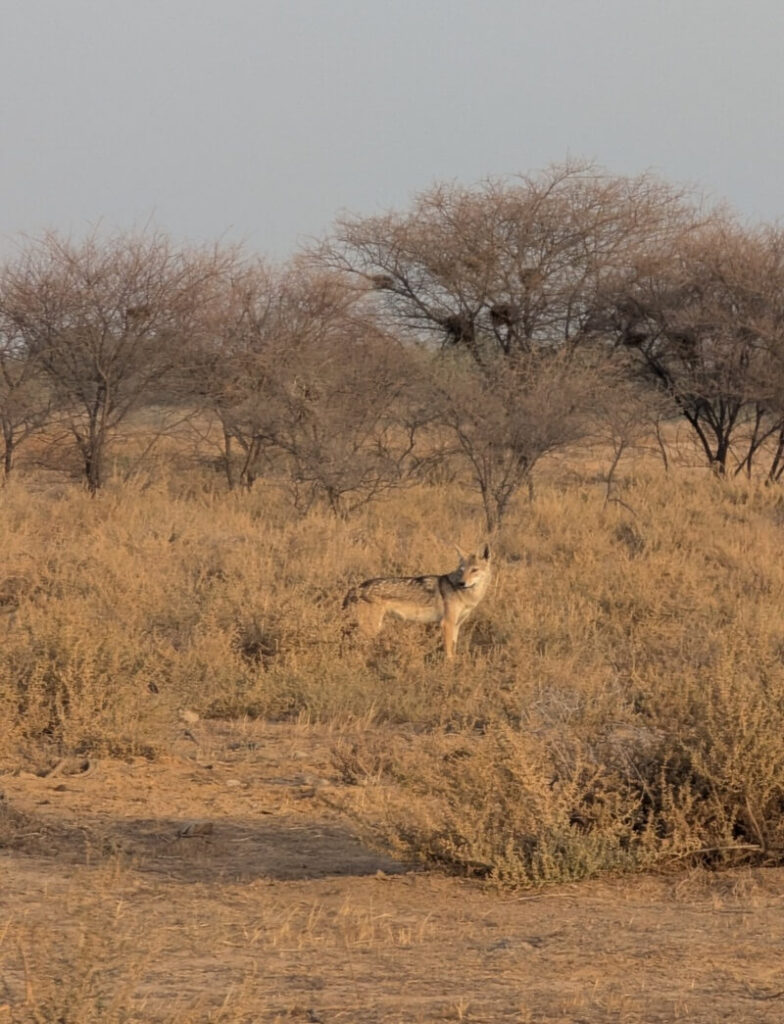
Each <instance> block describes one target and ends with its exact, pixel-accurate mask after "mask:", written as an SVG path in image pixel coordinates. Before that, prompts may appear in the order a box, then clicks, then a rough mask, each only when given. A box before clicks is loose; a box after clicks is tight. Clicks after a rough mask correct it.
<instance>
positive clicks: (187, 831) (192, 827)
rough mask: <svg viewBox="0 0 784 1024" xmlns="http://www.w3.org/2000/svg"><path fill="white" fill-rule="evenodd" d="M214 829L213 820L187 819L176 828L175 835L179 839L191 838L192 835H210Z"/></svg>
mask: <svg viewBox="0 0 784 1024" xmlns="http://www.w3.org/2000/svg"><path fill="white" fill-rule="evenodd" d="M214 831H215V822H213V821H189V822H187V824H185V825H183V826H182V827H181V828H179V829H177V835H178V836H179V838H180V839H191V838H193V837H194V836H211V835H212V833H213V832H214Z"/></svg>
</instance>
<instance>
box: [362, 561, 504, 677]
mask: <svg viewBox="0 0 784 1024" xmlns="http://www.w3.org/2000/svg"><path fill="white" fill-rule="evenodd" d="M490 575H491V574H490V549H489V547H488V546H487V545H485V546H484V548H483V550H482V551H481V552H480V553H479V554H473V555H468V556H466V555H463V554H462V553H460V565H458V567H457V568H456V569H455V570H453V571H452V572H450V573H445V574H444V575H443V576H382V577H379V578H378V579H372V580H365V582H364V583H360V585H359V586H358V587H354V588H353V589H352V590H349V592H348V593H347V594H346V596H345V599H344V600H343V607H344V608H346V609H347V608H350V609H351V610H352V612H353V614H354V615H355V617H356V621H357V625H358V626H359V628H360V630H361V631H362V632H363V633H364V634H365V635H366V636H376V634H377V633H378V632H379V631H380V630H381V627H382V625H383V624H384V617H385V615H386V614H387V612H389V613H391V614H392V615H394V616H396V617H397V618H399V619H405V620H407V621H408V622H438V623H440V625H441V629H442V631H443V634H444V649H445V651H446V656H447V658H450V659H451V658H453V657H454V655H455V651H456V648H457V637H458V634H459V632H460V626H461V625H462V623H463V622H464V621H465V620H466V618H467V617H468V616H469V615H470V613H471V612H472V611H473V610H474V608H476V606H477V605H478V604H479V602H480V601H481V600H482V598H483V597H484V596H485V594H486V592H487V588H488V585H489V583H490Z"/></svg>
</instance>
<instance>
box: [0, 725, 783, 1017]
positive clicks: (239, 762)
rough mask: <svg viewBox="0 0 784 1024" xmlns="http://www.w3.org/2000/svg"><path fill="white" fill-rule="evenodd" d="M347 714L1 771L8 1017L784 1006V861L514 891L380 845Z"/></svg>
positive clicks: (530, 1013) (479, 1013)
mask: <svg viewBox="0 0 784 1024" xmlns="http://www.w3.org/2000/svg"><path fill="white" fill-rule="evenodd" d="M330 742H331V738H330V735H329V733H328V731H326V730H324V731H320V730H318V729H314V728H311V727H297V726H292V725H280V726H271V725H269V724H249V723H205V722H197V723H195V724H192V725H189V726H187V727H186V726H182V728H179V729H178V733H177V736H176V738H173V742H172V747H171V751H170V753H169V755H168V756H167V757H166V758H164V759H161V760H158V761H155V762H148V761H145V760H142V759H138V760H136V761H133V762H132V763H124V762H119V761H102V762H100V763H98V764H95V765H91V766H90V769H89V770H87V771H84V770H83V769H84V767H85V766H84V765H80V764H78V763H76V762H74V763H70V764H65V765H61V766H60V767H59V769H58V771H56V772H55V773H54V774H50V775H48V776H46V777H41V776H38V775H34V774H32V773H29V774H16V775H10V774H9V775H5V776H3V777H0V792H2V793H3V794H4V798H5V807H6V808H9V809H10V811H7V812H6V814H5V825H4V826H3V830H2V831H0V841H4V842H5V845H4V848H2V849H0V1024H4V1022H5V1021H14V1022H15V1021H20V1022H21V1021H28V1020H30V1021H63V1022H67V1024H77V1022H81V1021H109V1022H112V1021H123V1022H130V1021H223V1022H227V1024H228V1022H233V1021H276V1020H279V1021H310V1022H321V1021H323V1022H325V1024H327V1022H333V1021H334V1022H338V1021H356V1022H363V1024H373V1022H382V1021H383V1022H403V1021H421V1022H427V1021H541V1022H570V1024H571V1022H575V1024H576V1022H605V1021H608V1022H609V1021H613V1022H615V1021H618V1022H622V1021H623V1022H646V1024H649V1022H651V1024H652V1022H670V1021H695V1022H697V1021H699V1022H705V1024H716V1022H718V1021H732V1022H744V1021H749V1022H752V1021H753V1022H771V1024H772V1022H776V1024H779V1022H781V1021H782V1020H784V870H778V869H775V870H774V869H771V870H756V871H751V870H746V871H734V872H731V873H726V874H720V875H709V874H707V873H704V872H701V871H691V872H688V873H682V874H677V875H676V874H673V875H668V876H663V877H662V876H660V877H644V878H630V879H629V878H627V879H618V880H611V881H602V882H589V883H584V884H581V885H575V886H564V887H560V888H556V889H549V890H547V891H545V892H543V893H534V894H520V895H516V896H515V895H509V894H499V893H497V892H494V891H492V890H488V889H487V888H486V887H484V886H482V885H481V884H480V883H476V882H470V881H464V880H459V879H452V878H446V877H440V876H438V875H433V874H430V873H424V872H422V871H419V870H415V869H411V868H410V867H407V866H406V865H403V864H400V863H397V862H395V861H394V860H392V859H390V858H389V857H386V856H384V855H383V854H380V853H378V852H377V851H373V850H371V849H368V848H367V847H366V846H363V844H362V843H361V842H360V841H359V839H357V837H356V835H355V833H354V831H353V830H352V828H351V826H350V824H349V823H348V822H347V821H346V820H345V819H344V818H343V817H342V816H341V813H340V811H339V810H338V809H337V805H339V804H340V799H339V798H340V796H341V791H342V789H343V787H342V786H341V783H340V781H339V779H338V776H337V773H336V772H335V770H334V769H333V767H332V766H331V762H330Z"/></svg>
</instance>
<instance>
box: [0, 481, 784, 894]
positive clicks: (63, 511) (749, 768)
mask: <svg viewBox="0 0 784 1024" xmlns="http://www.w3.org/2000/svg"><path fill="white" fill-rule="evenodd" d="M558 473H559V471H558V466H557V464H551V465H550V467H549V468H548V466H547V465H546V464H545V465H543V467H542V470H541V475H540V479H539V482H538V489H537V499H536V501H535V502H534V503H533V504H531V503H528V502H523V501H520V502H518V503H513V505H512V507H511V508H510V511H509V516H508V519H507V520H506V522H505V526H504V528H503V530H502V531H500V532H499V534H498V535H497V536H496V537H495V538H494V541H493V544H494V548H495V557H496V566H497V576H496V580H495V583H494V585H493V588H492V591H491V593H490V594H489V595H488V597H487V599H486V601H485V602H484V603H483V604H482V605H481V606H480V608H479V609H478V610H477V612H476V614H475V615H474V616H473V617H472V618H471V619H469V620H468V622H467V623H466V625H465V627H464V629H463V632H462V634H461V638H460V652H459V653H460V656H459V658H458V660H457V662H456V664H455V665H454V666H449V665H447V664H445V663H444V659H443V654H442V651H441V646H440V640H439V636H438V629H437V628H436V627H433V628H428V627H422V626H419V625H416V624H409V623H398V624H396V625H394V624H390V625H389V626H388V627H387V629H385V631H384V632H383V633H382V635H381V636H380V637H379V638H378V639H376V640H375V641H372V642H361V641H358V640H355V639H353V638H351V637H348V636H345V635H344V634H343V628H342V627H343V620H342V618H341V613H340V604H341V600H342V597H343V594H344V593H345V590H346V589H347V587H348V586H349V585H351V584H354V583H356V582H357V581H358V580H360V579H363V578H367V577H369V576H373V575H379V574H413V573H417V572H427V571H435V572H438V571H446V570H449V569H451V568H453V565H454V553H453V552H452V551H451V550H450V547H449V542H451V541H454V542H456V543H458V544H460V545H461V546H463V547H470V546H472V544H474V543H475V542H476V540H477V539H478V538H479V536H480V535H481V513H480V512H479V509H478V508H477V507H476V504H470V503H469V502H470V498H469V497H468V495H467V492H466V491H465V490H463V489H462V487H461V486H460V483H459V482H455V483H454V484H449V485H448V486H443V485H442V486H432V485H430V486H428V485H422V486H419V487H416V488H412V489H411V490H410V491H409V492H407V493H406V494H405V495H397V496H393V497H391V498H390V499H389V500H387V501H385V502H383V503H378V504H376V505H373V506H370V507H367V508H365V509H363V510H362V511H361V512H360V513H358V514H357V515H356V516H355V517H354V518H353V519H350V520H348V521H343V520H338V519H335V517H333V516H332V515H330V514H329V512H328V511H327V510H326V509H318V508H317V509H313V510H312V511H311V512H310V513H308V514H307V515H306V516H304V517H301V518H297V519H294V518H292V517H291V516H290V514H289V509H288V507H287V506H286V504H285V502H284V501H283V500H282V498H281V497H280V493H279V492H277V491H275V490H274V489H272V488H266V487H260V488H258V489H256V490H254V491H253V492H251V493H246V494H241V495H238V494H228V495H216V494H215V493H214V491H213V490H212V489H211V487H210V486H208V485H207V484H206V483H205V481H203V480H201V478H199V477H198V476H197V475H194V476H191V477H186V476H183V477H182V478H181V479H179V480H178V481H170V482H169V483H168V485H167V486H165V487H164V486H163V485H161V486H158V485H150V486H147V487H146V488H143V487H137V486H132V485H125V486H123V487H118V486H110V487H108V488H107V489H106V490H105V491H103V492H102V493H101V494H100V495H99V496H98V498H97V499H89V498H88V497H87V496H86V495H84V494H83V493H82V492H80V491H79V490H77V489H73V490H69V489H65V490H63V491H61V492H60V494H59V496H58V497H54V496H52V497H48V496H47V495H46V494H45V493H39V492H36V491H35V490H34V489H33V488H32V487H31V488H25V487H24V486H23V484H22V483H21V481H20V482H18V483H17V484H12V485H10V486H9V487H7V488H5V489H4V490H3V491H2V492H1V493H0V504H1V505H2V509H0V533H2V537H0V542H1V543H2V545H3V551H4V553H5V558H4V564H3V570H2V571H3V579H0V593H3V594H6V595H7V597H6V599H5V600H4V603H3V605H2V608H0V616H2V618H0V718H1V719H2V721H3V722H4V723H5V729H4V730H3V732H2V735H1V736H0V758H1V759H2V761H3V762H5V763H6V764H11V765H14V764H18V763H19V762H20V760H23V759H24V758H25V757H28V758H33V759H37V760H38V761H39V762H41V761H44V762H45V761H46V758H51V757H53V756H63V755H64V754H67V753H69V752H80V753H85V754H89V753H90V752H93V751H99V752H102V753H104V754H106V753H108V754H123V753H125V752H129V751H131V752H137V753H138V752H140V751H141V752H147V753H150V754H152V753H154V752H155V750H156V749H160V748H162V747H164V746H165V744H166V743H167V741H168V737H169V736H170V735H171V729H172V728H173V727H174V724H175V723H176V722H177V711H178V709H179V708H182V707H188V708H193V709H195V710H196V711H198V712H199V713H200V714H202V715H213V716H241V715H244V714H249V715H256V716H265V717H268V718H271V719H274V718H283V717H294V716H305V717H307V718H310V719H311V720H320V721H324V722H329V723H332V724H333V725H334V726H335V729H336V734H337V735H338V736H339V735H341V733H342V734H343V737H344V738H343V739H341V740H339V741H338V742H337V744H336V753H335V766H336V768H337V770H338V772H339V774H340V775H341V776H342V778H343V780H344V781H345V782H349V783H351V782H359V783H365V785H364V786H363V788H362V789H361V791H358V792H361V799H358V800H357V802H356V804H355V806H354V813H355V814H356V816H357V817H358V819H359V820H360V821H361V822H362V823H363V824H364V825H365V826H366V827H367V828H368V829H370V830H372V831H375V832H376V833H379V831H380V833H381V834H382V835H383V837H384V841H385V842H388V843H391V844H394V845H396V846H397V847H398V848H402V849H403V850H404V851H405V852H406V853H407V854H409V855H413V856H416V857H419V858H421V859H423V860H424V861H425V862H428V863H438V864H441V865H447V866H449V867H450V868H451V869H454V870H459V871H469V872H473V873H475V874H476V873H478V874H481V875H487V876H489V877H491V878H493V879H496V880H498V881H500V882H503V883H505V884H513V885H531V884H540V883H542V882H546V881H551V880H557V879H565V878H579V877H582V876H585V875H591V874H595V873H598V872H602V871H618V870H631V869H637V868H640V867H644V866H651V865H655V864H661V863H665V862H672V861H677V862H681V863H682V862H692V861H693V860H695V859H699V860H701V861H704V862H709V863H712V864H721V863H728V862H734V861H738V860H741V859H755V860H757V861H758V862H764V863H769V862H773V861H776V860H779V859H780V858H781V852H782V849H784V835H782V825H781V821H782V814H781V811H782V806H783V805H784V763H782V759H781V757H780V751H781V736H782V735H784V664H783V662H784V653H783V652H784V624H782V620H781V607H782V605H783V604H784V567H782V564H781V559H780V555H779V552H780V531H781V519H782V513H781V501H780V497H779V495H778V492H777V491H775V490H774V489H771V488H767V489H765V488H760V489H756V488H755V487H753V486H751V485H749V486H741V485H735V486H733V487H730V486H728V485H726V484H722V483H721V482H719V481H717V480H714V479H713V478H711V477H709V476H707V475H706V476H704V477H703V476H699V475H696V474H694V473H690V474H688V475H687V474H686V473H683V474H681V473H673V474H672V475H666V474H664V473H663V472H662V471H661V470H658V469H657V468H656V467H655V465H654V464H653V463H652V461H649V462H644V461H643V462H642V463H639V464H638V465H637V467H636V477H635V478H629V477H625V478H624V477H623V476H622V475H621V474H620V473H619V475H618V477H617V481H616V486H617V487H618V488H619V493H622V495H623V504H620V503H610V504H608V503H607V502H606V501H605V489H604V486H603V485H602V484H601V482H599V483H579V482H575V483H574V484H573V485H571V486H570V487H569V488H568V489H566V490H565V489H564V488H563V486H562V485H561V484H560V483H559V475H558ZM423 524H425V525H423ZM436 524H437V525H436ZM436 529H437V531H438V532H437V533H436V532H435V530H436ZM4 579H5V580H8V581H10V582H8V585H7V586H5V584H4V582H3V580H4ZM20 581H21V582H20Z"/></svg>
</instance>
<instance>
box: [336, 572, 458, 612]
mask: <svg viewBox="0 0 784 1024" xmlns="http://www.w3.org/2000/svg"><path fill="white" fill-rule="evenodd" d="M439 580H440V577H439V576H379V577H377V578H376V579H372V580H365V581H364V583H360V584H359V586H357V587H352V589H351V590H349V592H348V593H347V594H346V596H345V598H344V599H343V607H344V608H348V606H349V605H351V604H356V603H358V602H359V601H366V602H367V603H368V604H374V603H375V602H378V601H380V602H387V601H393V602H394V601H405V602H406V603H411V604H421V605H425V606H429V605H431V604H432V603H433V602H434V601H436V600H438V599H439V598H440V589H439Z"/></svg>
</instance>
